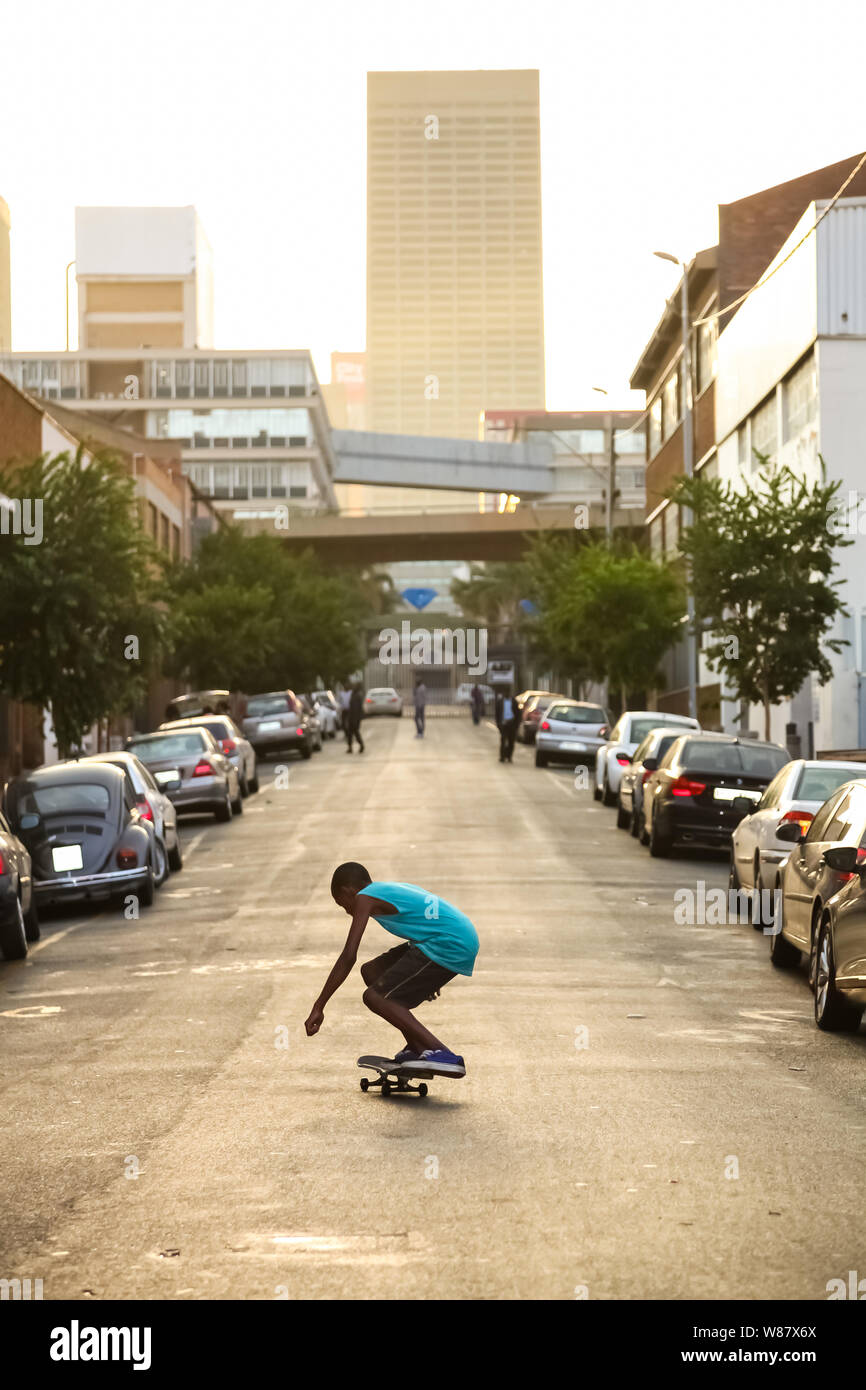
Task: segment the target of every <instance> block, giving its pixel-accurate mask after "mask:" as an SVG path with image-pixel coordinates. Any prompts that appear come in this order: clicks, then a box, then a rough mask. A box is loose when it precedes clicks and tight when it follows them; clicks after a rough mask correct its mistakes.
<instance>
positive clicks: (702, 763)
mask: <svg viewBox="0 0 866 1390" xmlns="http://www.w3.org/2000/svg"><path fill="white" fill-rule="evenodd" d="M788 761H789V758H788V754H787V753H786V752H785V750H784V748H768V747H767V746H766V745H764V746H763V747H761V746H759V747H757V748H755V747H753V746H752V745H750V744H748V743H722V742H719V743H715V742H713V743H710V742H709V741H707V742H706V743H700V742H698V741H697V740H690V741H689V742H688V743H687V744H686V746H685V748H684V749H683V759H682V765H683V768H684V769H685V770H686V772H720V773H724V772H744V773H746V774H747V776H749V777H766V778H767V779H768V780H769V779H770V778H771V777H775V775H776V773H777V772H778V771H779V768H780V767H784V765H785V763H786V762H788Z"/></svg>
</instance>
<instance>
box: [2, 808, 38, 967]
mask: <svg viewBox="0 0 866 1390" xmlns="http://www.w3.org/2000/svg"><path fill="white" fill-rule="evenodd" d="M38 940H39V913H38V911H37V908H36V893H35V891H34V888H33V870H32V866H31V863H30V855H29V854H28V853H27V848H26V846H25V845H24V844H23V842H22V841H21V840H19V838H18V836H17V835H16V834H15V833H14V831H13V830H12V827H11V825H10V824H9V823H8V821H7V820H6V819H5V818H4V817H3V816H2V815H0V955H2V957H3V959H4V960H23V958H24V956H26V955H27V946H28V943H29V942H31V941H38Z"/></svg>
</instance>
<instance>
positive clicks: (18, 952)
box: [0, 898, 27, 960]
mask: <svg viewBox="0 0 866 1390" xmlns="http://www.w3.org/2000/svg"><path fill="white" fill-rule="evenodd" d="M0 955H2V957H3V959H4V960H23V959H24V957H25V956H26V955H27V932H26V930H25V927H24V913H23V912H22V911H21V902H20V900H19V899H18V898H16V899H15V916H14V917H13V918H12V920H11V921H10V922H4V924H3V926H2V927H0Z"/></svg>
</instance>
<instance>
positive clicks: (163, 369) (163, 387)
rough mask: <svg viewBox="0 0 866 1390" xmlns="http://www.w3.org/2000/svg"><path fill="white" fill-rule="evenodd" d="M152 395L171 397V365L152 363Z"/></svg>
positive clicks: (168, 363)
mask: <svg viewBox="0 0 866 1390" xmlns="http://www.w3.org/2000/svg"><path fill="white" fill-rule="evenodd" d="M153 394H154V396H157V397H159V396H171V394H172V385H171V363H170V362H154V364H153Z"/></svg>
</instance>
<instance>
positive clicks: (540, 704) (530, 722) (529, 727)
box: [515, 690, 568, 744]
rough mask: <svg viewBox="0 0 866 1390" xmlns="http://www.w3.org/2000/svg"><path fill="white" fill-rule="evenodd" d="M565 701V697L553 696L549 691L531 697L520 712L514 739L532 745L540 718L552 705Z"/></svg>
mask: <svg viewBox="0 0 866 1390" xmlns="http://www.w3.org/2000/svg"><path fill="white" fill-rule="evenodd" d="M567 699H568V696H567V695H555V694H552V693H551V692H550V691H549V690H547V691H545V692H544V693H543V694H540V695H531V696H530V697H529V699H528V700H527V701H526V703H525V704H524V706H523V708H522V710H521V711H520V723H519V724H518V726H517V734H516V735H515V737H516V738H517V739H519V741H520V742H521V743H529V744H532V743H534V742H535V735H536V733H537V732H538V726H539V724H540V723H541V719H542V716H543V715H544V714H546V713H547V711H548V710H549V708H550V706H551V705H552V704H554V703H555V702H558V701H560V700H567Z"/></svg>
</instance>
